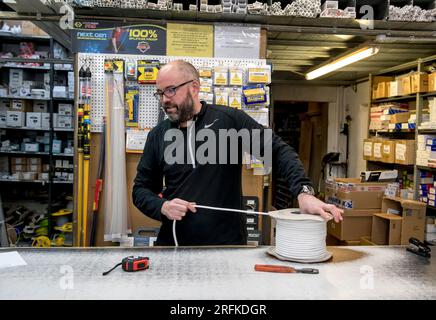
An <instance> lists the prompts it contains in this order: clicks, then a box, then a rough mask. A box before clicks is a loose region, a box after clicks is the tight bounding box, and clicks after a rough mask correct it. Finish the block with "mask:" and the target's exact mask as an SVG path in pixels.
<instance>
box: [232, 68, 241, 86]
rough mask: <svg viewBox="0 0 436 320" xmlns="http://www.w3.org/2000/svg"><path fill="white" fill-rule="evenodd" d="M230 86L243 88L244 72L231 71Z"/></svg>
mask: <svg viewBox="0 0 436 320" xmlns="http://www.w3.org/2000/svg"><path fill="white" fill-rule="evenodd" d="M230 85H232V86H242V72H241V71H239V70H234V71H230Z"/></svg>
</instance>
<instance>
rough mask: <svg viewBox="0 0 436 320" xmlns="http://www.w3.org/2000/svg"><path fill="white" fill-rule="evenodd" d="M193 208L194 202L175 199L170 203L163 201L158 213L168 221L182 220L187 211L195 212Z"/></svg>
mask: <svg viewBox="0 0 436 320" xmlns="http://www.w3.org/2000/svg"><path fill="white" fill-rule="evenodd" d="M194 206H195V202H188V201H185V200H182V199H178V198H175V199H173V200H171V201H165V202H164V204H163V205H162V208H161V210H160V211H161V212H162V214H163V215H165V216H166V217H167V218H168V219H170V220H182V218H183V217H184V216H185V215H186V212H187V211H188V210H190V211H192V212H197V209H196V208H195V207H194Z"/></svg>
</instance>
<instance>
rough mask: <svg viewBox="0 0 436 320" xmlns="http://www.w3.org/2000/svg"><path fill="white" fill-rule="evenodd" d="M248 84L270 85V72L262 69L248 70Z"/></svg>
mask: <svg viewBox="0 0 436 320" xmlns="http://www.w3.org/2000/svg"><path fill="white" fill-rule="evenodd" d="M248 82H250V83H268V71H267V70H265V69H260V68H254V69H248Z"/></svg>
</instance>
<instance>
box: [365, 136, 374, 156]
mask: <svg viewBox="0 0 436 320" xmlns="http://www.w3.org/2000/svg"><path fill="white" fill-rule="evenodd" d="M373 143H374V141H373V140H372V139H364V140H363V159H364V160H371V159H372V148H373Z"/></svg>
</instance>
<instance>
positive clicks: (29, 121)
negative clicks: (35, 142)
mask: <svg viewBox="0 0 436 320" xmlns="http://www.w3.org/2000/svg"><path fill="white" fill-rule="evenodd" d="M41 124H42V121H41V113H40V112H27V113H26V126H27V127H29V128H38V129H40V128H41Z"/></svg>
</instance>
